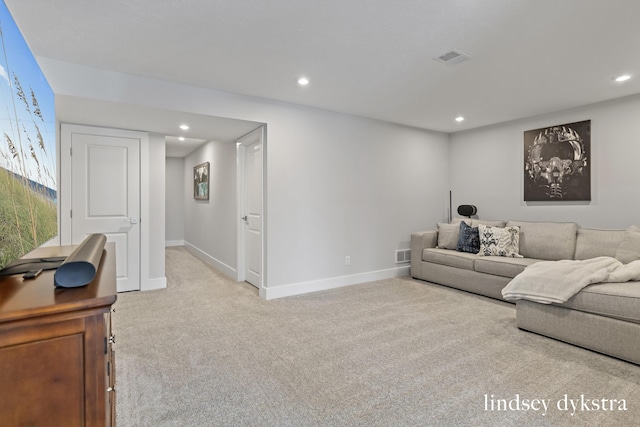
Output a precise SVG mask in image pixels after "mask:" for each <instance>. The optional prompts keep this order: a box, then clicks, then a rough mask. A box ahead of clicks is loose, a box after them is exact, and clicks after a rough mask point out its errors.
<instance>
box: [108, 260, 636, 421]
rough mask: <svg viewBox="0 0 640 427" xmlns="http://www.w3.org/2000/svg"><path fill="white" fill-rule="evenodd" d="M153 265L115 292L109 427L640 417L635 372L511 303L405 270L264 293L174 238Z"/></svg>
mask: <svg viewBox="0 0 640 427" xmlns="http://www.w3.org/2000/svg"><path fill="white" fill-rule="evenodd" d="M166 267H167V278H168V288H167V289H163V290H158V291H150V292H136V293H126V294H119V296H118V302H117V303H116V313H115V315H114V329H115V333H116V337H117V340H116V341H117V344H116V347H115V348H116V356H117V377H116V380H117V384H116V389H117V393H118V394H117V422H118V426H120V427H127V426H452V425H468V426H484V425H486V426H506V425H521V426H527V425H528V426H544V425H554V426H556V425H572V426H577V425H580V426H590V425H593V426H607V425H617V426H625V425H629V426H631V425H638V420H639V419H640V386H639V384H640V367H638V366H636V365H633V364H630V363H627V362H623V361H620V360H617V359H613V358H610V357H607V356H604V355H601V354H598V353H594V352H591V351H588V350H584V349H580V348H577V347H574V346H571V345H568V344H565V343H562V342H559V341H555V340H551V339H549V338H545V337H542V336H538V335H535V334H532V333H528V332H524V331H520V330H518V329H517V328H516V326H515V309H514V306H512V305H510V304H506V303H501V302H498V301H494V300H491V299H487V298H483V297H478V296H474V295H471V294H468V293H464V292H459V291H455V290H452V289H449V288H445V287H441V286H437V285H431V284H428V283H425V282H422V281H414V280H410V279H408V278H407V279H393V280H386V281H380V282H374V283H367V284H363V285H356V286H350V287H345V288H340V289H336V290H330V291H324V292H318V293H314V294H309V295H303V296H296V297H289V298H284V299H279V300H274V301H264V300H261V299H260V298H259V297H258V293H257V290H256V289H255V288H253V287H251V286H249V285H247V284H244V283H236V282H233V281H231V280H229V279H227V278H225V277H224V276H222V275H221V274H219V273H218V272H216V271H215V270H214V269H213V268H211V267H210V266H208V265H206V264H205V263H203V262H202V261H200V260H198V259H197V258H195V257H193V256H192V255H191V254H189V252H187V251H186V250H184V249H183V248H167V266H166ZM492 395H493V400H492ZM581 396H583V397H584V399H589V400H588V401H586V400H585V401H584V402H585V403H586V406H585V405H584V404H583V402H581V401H580V399H581ZM603 398H604V399H607V400H606V401H605V402H604V407H605V408H606V410H604V408H603V407H602V406H603V401H602V399H603ZM500 399H503V400H504V402H501V401H500ZM533 399H542V400H544V401H545V402H547V405H548V409H547V410H546V411H545V410H544V407H543V406H542V405H543V403H542V401H541V402H538V404H539V405H540V406H539V410H534V409H532V408H531V405H529V407H528V410H525V405H524V404H525V400H526V401H527V402H526V403H528V404H531V403H533V406H534V407H538V406H536V402H532V400H533ZM593 399H597V400H598V403H599V406H600V409H597V410H596V408H595V407H594V403H593ZM612 399H617V400H618V401H621V400H624V403H625V404H626V410H622V409H621V403H620V402H616V403H615V404H614V408H613V409H614V410H610V404H611V400H612ZM572 401H574V403H577V407H576V409H575V410H573V408H572V406H571V402H572ZM492 402H493V410H492ZM503 404H506V405H507V407H506V408H504V407H503V406H502V405H503ZM499 405H500V406H499ZM509 405H510V408H509Z"/></svg>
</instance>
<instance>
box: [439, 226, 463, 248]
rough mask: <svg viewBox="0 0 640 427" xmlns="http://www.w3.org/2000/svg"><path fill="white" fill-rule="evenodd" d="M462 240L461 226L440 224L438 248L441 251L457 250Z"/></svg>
mask: <svg viewBox="0 0 640 427" xmlns="http://www.w3.org/2000/svg"><path fill="white" fill-rule="evenodd" d="M459 238H460V224H447V223H446V222H439V223H438V247H439V248H441V249H453V250H455V249H457V247H458V239H459Z"/></svg>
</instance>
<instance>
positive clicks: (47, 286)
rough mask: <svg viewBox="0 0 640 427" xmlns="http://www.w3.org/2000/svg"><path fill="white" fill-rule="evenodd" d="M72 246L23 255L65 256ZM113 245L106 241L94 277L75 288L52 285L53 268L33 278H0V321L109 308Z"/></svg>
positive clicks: (112, 296)
mask: <svg viewBox="0 0 640 427" xmlns="http://www.w3.org/2000/svg"><path fill="white" fill-rule="evenodd" d="M74 248H75V246H50V247H41V248H38V249H35V250H34V251H32V252H30V253H29V254H27V255H26V256H25V257H26V258H36V257H39V258H46V257H56V256H66V255H69V254H70V253H71V252H72V251H73V249H74ZM115 258H116V257H115V245H114V244H113V243H107V245H106V246H105V250H104V253H103V255H102V259H101V260H100V266H99V268H98V272H97V273H96V277H95V279H94V280H93V281H92V282H91V283H89V284H88V285H86V286H82V287H78V288H56V287H54V285H53V275H54V272H55V270H49V271H43V272H42V274H40V275H39V276H38V277H37V278H35V279H29V280H25V279H23V278H22V275H13V276H4V277H0V323H3V322H9V321H13V320H19V319H23V318H26V317H34V316H44V315H50V314H56V313H63V312H68V311H75V310H82V309H89V308H96V307H109V306H111V305H112V304H113V303H115V301H116V298H117V296H116V262H115Z"/></svg>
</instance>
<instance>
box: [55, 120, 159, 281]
mask: <svg viewBox="0 0 640 427" xmlns="http://www.w3.org/2000/svg"><path fill="white" fill-rule="evenodd" d="M74 132H77V133H88V134H95V135H103V136H113V137H122V138H137V139H140V289H141V290H144V289H146V288H147V287H148V285H147V283H148V282H149V250H150V248H149V236H150V235H151V230H150V229H149V225H150V224H149V221H148V212H149V198H148V197H143V195H144V194H149V190H150V182H149V134H148V133H147V132H140V131H130V130H122V129H111V128H101V127H95V126H86V125H75V124H68V123H61V124H60V183H59V185H58V191H59V194H58V201H59V202H60V230H58V234H59V235H60V244H61V245H71V244H73V243H72V240H71V222H72V218H71V206H72V200H71V188H72V177H71V134H72V133H74Z"/></svg>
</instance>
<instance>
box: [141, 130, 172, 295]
mask: <svg viewBox="0 0 640 427" xmlns="http://www.w3.org/2000/svg"><path fill="white" fill-rule="evenodd" d="M145 156H146V154H145V152H144V150H142V157H141V163H142V168H141V188H142V189H143V191H142V194H141V197H143V198H145V199H146V200H143V203H142V207H143V208H144V207H145V206H147V207H148V210H149V211H148V213H147V214H146V215H145V214H144V212H143V213H142V217H143V218H145V217H146V218H148V220H149V226H148V227H143V228H142V230H148V232H149V235H148V236H144V235H142V236H141V237H142V239H143V240H146V241H148V242H149V253H148V254H145V253H144V252H143V253H142V254H141V257H140V260H141V264H142V271H141V275H142V281H141V284H140V289H141V290H150V289H159V288H165V287H166V286H167V279H166V277H165V272H164V258H165V257H164V241H165V234H164V233H165V231H164V224H165V211H164V206H165V193H166V192H165V179H164V177H165V142H164V135H158V134H154V133H150V134H149V149H148V159H146V160H145V158H144V157H145ZM145 188H147V189H148V191H144V189H145Z"/></svg>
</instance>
